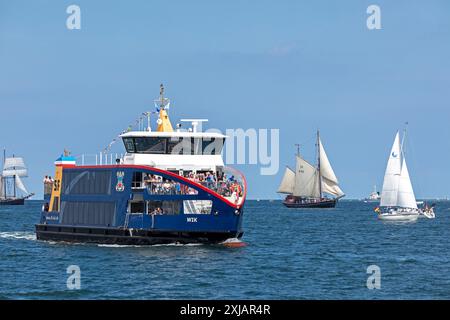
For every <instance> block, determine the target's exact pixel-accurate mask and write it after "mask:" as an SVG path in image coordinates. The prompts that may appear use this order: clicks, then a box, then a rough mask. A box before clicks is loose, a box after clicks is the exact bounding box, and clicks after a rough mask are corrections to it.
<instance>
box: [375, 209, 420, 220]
mask: <svg viewBox="0 0 450 320" xmlns="http://www.w3.org/2000/svg"><path fill="white" fill-rule="evenodd" d="M419 213H420V212H419V211H418V210H417V211H392V212H383V213H380V214H379V215H378V219H380V220H384V221H416V220H417V219H418V218H419Z"/></svg>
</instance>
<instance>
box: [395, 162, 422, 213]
mask: <svg viewBox="0 0 450 320" xmlns="http://www.w3.org/2000/svg"><path fill="white" fill-rule="evenodd" d="M397 206H398V207H401V208H412V209H417V202H416V197H415V195H414V190H413V187H412V184H411V179H410V178H409V172H408V167H407V166H406V159H405V158H403V163H402V171H401V173H400V178H399V183H398V196H397Z"/></svg>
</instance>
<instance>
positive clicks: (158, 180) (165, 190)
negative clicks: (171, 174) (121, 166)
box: [143, 173, 198, 195]
mask: <svg viewBox="0 0 450 320" xmlns="http://www.w3.org/2000/svg"><path fill="white" fill-rule="evenodd" d="M143 181H144V186H145V187H146V188H147V190H148V192H149V193H150V194H158V195H183V194H193V195H195V194H198V191H197V190H195V189H193V188H189V187H188V186H187V185H186V184H184V183H180V182H178V181H174V180H171V179H166V178H163V177H162V176H159V175H156V174H149V173H143Z"/></svg>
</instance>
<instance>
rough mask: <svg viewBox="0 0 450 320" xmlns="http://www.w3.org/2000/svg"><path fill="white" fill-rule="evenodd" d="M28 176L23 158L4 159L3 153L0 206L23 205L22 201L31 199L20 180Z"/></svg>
mask: <svg viewBox="0 0 450 320" xmlns="http://www.w3.org/2000/svg"><path fill="white" fill-rule="evenodd" d="M27 176H28V169H27V167H26V166H25V162H24V160H23V158H20V157H14V156H13V157H12V158H6V156H5V153H4V160H3V170H2V171H1V173H0V205H23V204H24V200H25V199H28V198H30V197H32V196H33V195H34V194H33V193H29V192H28V191H27V189H26V188H25V185H24V184H23V182H22V179H21V178H24V177H27Z"/></svg>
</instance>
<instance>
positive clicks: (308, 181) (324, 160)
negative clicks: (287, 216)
mask: <svg viewBox="0 0 450 320" xmlns="http://www.w3.org/2000/svg"><path fill="white" fill-rule="evenodd" d="M316 145H317V148H318V158H317V166H314V165H312V164H310V163H309V162H308V161H306V160H305V159H303V158H302V157H301V156H300V153H299V152H297V157H296V165H295V171H294V170H292V169H290V168H289V167H286V171H285V172H284V176H283V179H282V181H281V184H280V186H279V188H278V191H277V192H278V193H284V194H287V196H286V198H285V200H284V201H283V204H284V205H285V206H286V207H289V208H333V207H335V206H336V202H337V201H338V200H339V199H340V198H342V197H344V192H343V191H342V190H341V188H340V187H339V182H338V179H337V177H336V175H335V173H334V171H333V168H332V167H331V163H330V161H329V160H328V156H327V154H326V152H325V149H324V147H323V144H322V141H321V140H320V136H319V132H317V144H316ZM325 194H326V195H331V196H333V198H329V197H326V196H325Z"/></svg>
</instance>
